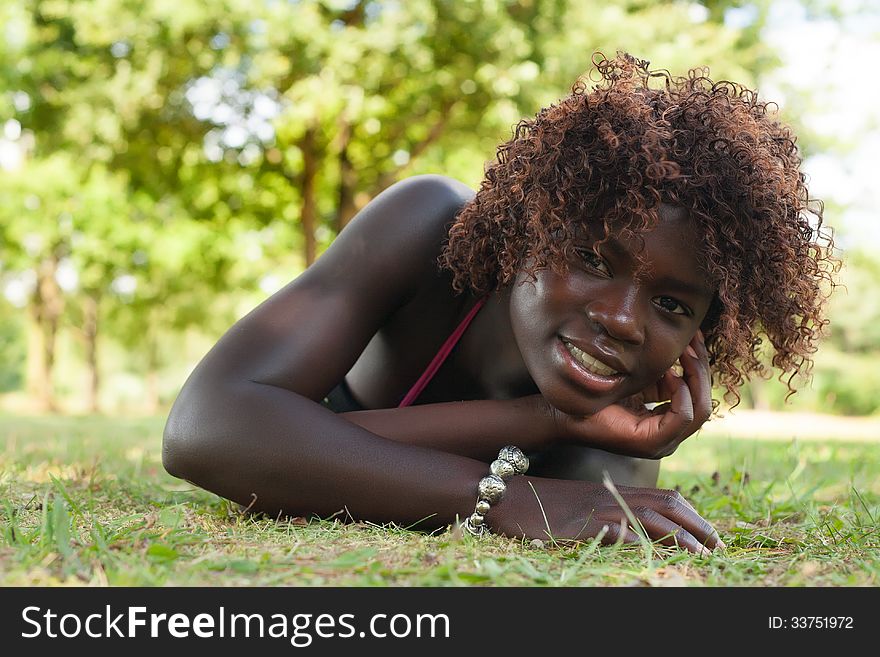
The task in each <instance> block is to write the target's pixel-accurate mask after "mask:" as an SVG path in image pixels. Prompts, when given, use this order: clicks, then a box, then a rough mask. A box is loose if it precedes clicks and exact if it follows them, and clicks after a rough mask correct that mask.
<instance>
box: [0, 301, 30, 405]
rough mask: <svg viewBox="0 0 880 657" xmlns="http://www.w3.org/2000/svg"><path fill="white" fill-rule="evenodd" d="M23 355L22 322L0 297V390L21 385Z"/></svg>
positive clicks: (22, 379)
mask: <svg viewBox="0 0 880 657" xmlns="http://www.w3.org/2000/svg"><path fill="white" fill-rule="evenodd" d="M25 357H26V345H25V327H24V322H23V321H21V317H20V316H19V315H17V314H16V313H15V310H14V309H13V308H12V307H11V306H10V305H9V304H7V303H5V302H4V300H3V299H0V392H9V391H10V390H18V389H20V388H21V387H22V385H23V383H24V363H25Z"/></svg>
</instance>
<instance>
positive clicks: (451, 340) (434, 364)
mask: <svg viewBox="0 0 880 657" xmlns="http://www.w3.org/2000/svg"><path fill="white" fill-rule="evenodd" d="M488 298H489V297H488V296H485V297H483V298H482V299H480V300H479V301H477V303H475V304H474V307H473V308H471V309H470V312H469V313H468V314H467V316H466V317H465V318H464V319H463V320H461V324H459V325H458V327H456V329H455V330H454V331H453V332H452V334H451V335H450V336H449V337H448V338H446V342H444V343H443V346H442V347H440V351H438V352H437V355H436V356H434V360H432V361H431V364H430V365H428V369H426V370H425V371H424V372H423V373H422V375H421V376H420V377H419V380H418V381H416V382H415V384H414V385H413V387H412V388H410V390H409V392H408V393H406V396H405V397H404V398H403V401H402V402H400V404H399V405H398V408H401V407H403V406H409V405H411V404H412V403H413V402H414V401H415V400H416V398H417V397H418V396H419V395H420V394H421V392H422V390H424V389H425V386H426V385H428V382H429V381H430V380H431V379H432V378H433V377H434V374H436V373H437V370H439V369H440V366H441V365H442V364H443V361H445V360H446V357H447V356H448V355H449V354H450V352H451V351H452V349H453V347H455V345H456V343H457V342H458V339H459V338H460V337H461V336H462V334H463V333H464V332H465V330H466V329H467V327H468V325H469V324H470V323H471V320H472V319H473V318H474V317H476V315H477V311H478V310H480V308H482V307H483V304H484V303H486V299H488Z"/></svg>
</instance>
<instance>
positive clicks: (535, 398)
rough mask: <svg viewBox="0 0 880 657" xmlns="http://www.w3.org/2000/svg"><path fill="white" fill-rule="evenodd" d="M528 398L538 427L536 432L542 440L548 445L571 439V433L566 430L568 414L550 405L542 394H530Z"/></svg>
mask: <svg viewBox="0 0 880 657" xmlns="http://www.w3.org/2000/svg"><path fill="white" fill-rule="evenodd" d="M530 399H531V401H532V404H533V409H534V413H535V417H536V422H537V425H538V427H539V428H538V432H539V434H540V435H541V436H543V439H542V442H544V444H546V445H547V446H549V445H552V444H554V443H558V442H560V441H568V440H571V433H570V432H569V431H568V422H567V417H568V416H566V415H565V413H563V412H562V411H560V410H559V409H557V408H556V407H554V406H552V405H551V404H550V402H548V401H547V400H546V399H545V398H544V395H541V394H537V395H532V396H531V397H530Z"/></svg>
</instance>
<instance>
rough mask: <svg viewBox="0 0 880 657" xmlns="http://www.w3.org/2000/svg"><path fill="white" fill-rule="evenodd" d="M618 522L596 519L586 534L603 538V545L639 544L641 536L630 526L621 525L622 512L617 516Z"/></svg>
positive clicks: (601, 540)
mask: <svg viewBox="0 0 880 657" xmlns="http://www.w3.org/2000/svg"><path fill="white" fill-rule="evenodd" d="M616 517H617V520H605V521H603V519H602V518H596V520H593V521H591V522H590V523H589V524H588V525H587V527H586V530H585V533H588V534H590V535H591V536H601V537H602V538H601V539H600V542H601V543H602V545H615V544H616V543H638V542H639V535H638V534H636V533H635V532H634V531H633V530H632V529H630V528H629V524H628V523H626V524H624V525H621V523H620V519H621V516H620V512H619V511H618V515H617V516H616Z"/></svg>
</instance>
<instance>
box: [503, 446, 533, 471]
mask: <svg viewBox="0 0 880 657" xmlns="http://www.w3.org/2000/svg"><path fill="white" fill-rule="evenodd" d="M498 458H499V459H501V460H503V461H510V462H511V463H512V464H513V467H514V468H516V472H517V474H525V473H526V471H527V470H528V469H529V459H528V457H527V456H526V455H525V454H523V451H522V450H521V449H520V448H519V447H514V446H513V445H508V446H507V447H502V448H501V451H500V452H498Z"/></svg>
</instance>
